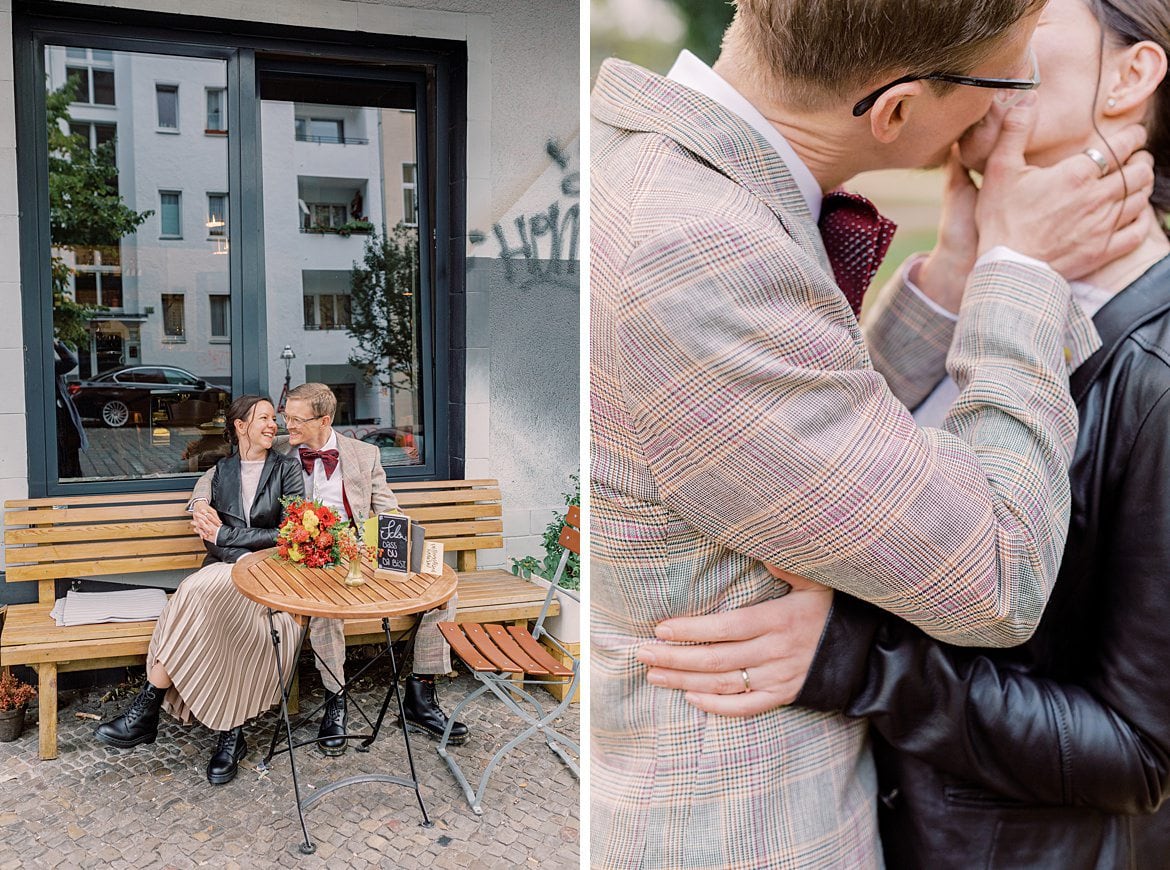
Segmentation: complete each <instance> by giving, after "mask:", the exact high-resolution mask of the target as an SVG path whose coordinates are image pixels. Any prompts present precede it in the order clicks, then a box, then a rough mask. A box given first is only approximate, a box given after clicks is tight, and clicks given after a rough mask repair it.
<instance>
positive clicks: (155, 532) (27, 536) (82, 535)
mask: <svg viewBox="0 0 1170 870" xmlns="http://www.w3.org/2000/svg"><path fill="white" fill-rule="evenodd" d="M193 534H194V533H193V532H192V531H191V520H190V518H187V519H182V520H155V521H153V522H147V523H100V524H97V525H77V526H38V527H36V528H31V529H8V530H7V531H5V533H4V543H5V544H61V543H71V542H79V541H110V540H123V541H125V540H132V539H139V538H169V537H178V536H180V535H189V536H190V535H193Z"/></svg>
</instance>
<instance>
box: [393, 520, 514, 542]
mask: <svg viewBox="0 0 1170 870" xmlns="http://www.w3.org/2000/svg"><path fill="white" fill-rule="evenodd" d="M411 519H415V517H414V516H413V515H412V516H411ZM426 529H427V540H428V541H445V540H447V539H448V538H454V537H466V536H468V535H476V536H478V535H480V534H484V533H486V534H496V535H500V534H503V532H504V524H503V523H502V522H501V521H500V520H482V521H479V522H475V521H472V520H467V521H464V522H459V523H427V524H426Z"/></svg>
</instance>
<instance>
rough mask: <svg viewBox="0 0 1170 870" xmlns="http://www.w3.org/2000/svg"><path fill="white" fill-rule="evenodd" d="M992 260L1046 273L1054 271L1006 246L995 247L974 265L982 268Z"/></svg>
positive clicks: (1044, 264)
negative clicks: (1021, 265)
mask: <svg viewBox="0 0 1170 870" xmlns="http://www.w3.org/2000/svg"><path fill="white" fill-rule="evenodd" d="M993 260H1007V261H1008V262H1009V263H1023V264H1024V265H1025V266H1036V267H1038V268H1041V269H1047V270H1048V271H1050V272H1051V271H1054V270H1053V268H1052V267H1051V266H1049V265H1048V264H1047V263H1045V262H1044V261H1043V260H1037V259H1036V258H1035V257H1029V256H1027V255H1026V254H1021V253H1020V252H1019V251H1013V250H1012V249H1011V248H1009V247H1008V246H1007V245H996V246H995V247H994V248H992V249H991V250H990V251H988V252H987V253H985V254H984V255H983V256H982V257H980V258H979V259H978V260H976V261H975V265H976V266H977V267H978V266H982V265H983V264H984V263H990V262H992V261H993Z"/></svg>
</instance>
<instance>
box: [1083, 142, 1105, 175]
mask: <svg viewBox="0 0 1170 870" xmlns="http://www.w3.org/2000/svg"><path fill="white" fill-rule="evenodd" d="M1083 153H1084V155H1085V156H1086V157H1088V158H1089V159H1090V160H1092V161H1093V162H1094V163H1096V164H1097V168H1098V169H1099V170H1101V177H1102V178H1104V177H1105V176H1106V175H1108V174H1109V161H1108V160H1106V159H1105V155H1104V154H1102V153H1101V152H1100V151H1098V150H1097V149H1096V148H1086V149H1085V150H1084V152H1083Z"/></svg>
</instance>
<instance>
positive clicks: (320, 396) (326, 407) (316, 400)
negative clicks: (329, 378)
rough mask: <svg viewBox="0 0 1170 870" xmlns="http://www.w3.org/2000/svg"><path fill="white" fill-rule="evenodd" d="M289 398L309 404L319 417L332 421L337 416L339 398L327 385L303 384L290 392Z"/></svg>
mask: <svg viewBox="0 0 1170 870" xmlns="http://www.w3.org/2000/svg"><path fill="white" fill-rule="evenodd" d="M288 398H290V399H297V400H299V401H301V402H308V403H309V406H310V407H311V408H312V409H313V414H314V415H316V416H318V417H324V416H325V415H328V416H329V419H330V420H332V419H333V418H334V417H335V416H337V396H335V395H333V390H331V389H329V387H327V386H325V384H301V385H300V386H299V387H293V388H292V389H291V390H289V391H288Z"/></svg>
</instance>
